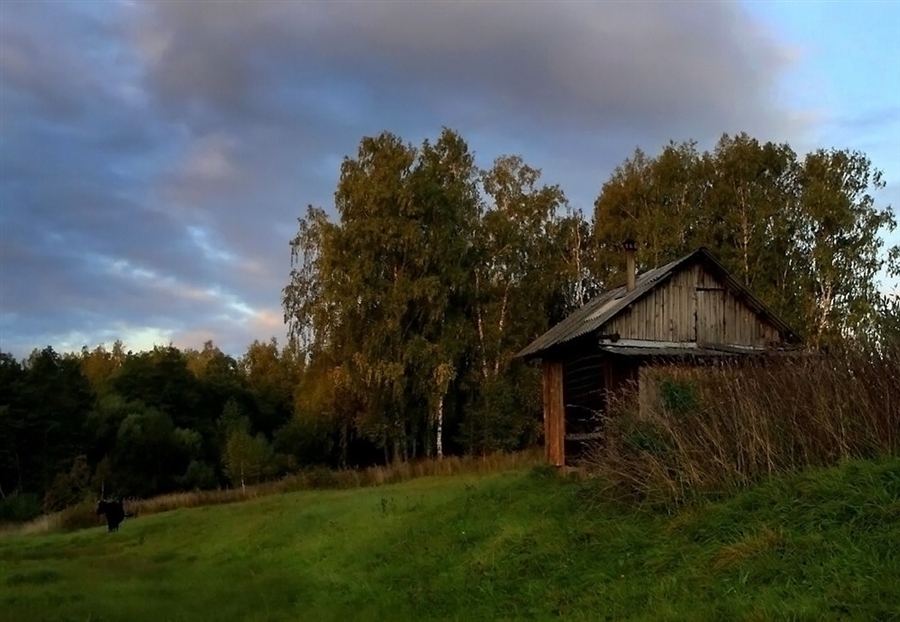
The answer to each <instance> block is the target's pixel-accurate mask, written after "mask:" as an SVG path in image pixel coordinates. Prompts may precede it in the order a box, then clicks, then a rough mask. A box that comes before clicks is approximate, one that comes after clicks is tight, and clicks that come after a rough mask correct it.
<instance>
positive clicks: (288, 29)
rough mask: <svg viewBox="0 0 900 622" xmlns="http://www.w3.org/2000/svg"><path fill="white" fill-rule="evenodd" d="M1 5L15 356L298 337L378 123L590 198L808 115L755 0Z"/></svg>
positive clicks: (0, 248) (0, 167)
mask: <svg viewBox="0 0 900 622" xmlns="http://www.w3.org/2000/svg"><path fill="white" fill-rule="evenodd" d="M0 13H2V15H0V18H2V19H0V86H2V90H0V123H2V126H0V128H2V136H3V149H2V152H0V179H2V184H0V206H2V210H0V218H2V224H3V227H2V245H0V257H2V266H0V271H2V274H0V277H2V278H0V302H2V313H0V338H2V343H0V347H3V348H4V349H13V350H14V351H16V352H17V353H18V354H21V353H23V351H25V350H27V349H30V347H31V346H39V345H43V344H44V343H47V342H53V343H60V344H65V345H68V346H70V345H72V344H73V343H76V342H77V341H78V340H79V339H83V340H85V343H86V344H88V345H92V344H93V343H95V342H98V341H101V340H107V341H109V340H111V339H114V338H116V337H121V338H123V339H125V340H126V341H127V340H128V339H129V338H130V336H133V335H138V336H140V335H144V336H145V337H148V336H152V337H153V338H159V339H172V340H174V341H176V343H180V345H193V346H197V345H199V343H200V342H199V341H196V340H200V341H202V339H205V338H214V339H215V340H216V341H217V342H218V343H221V344H222V345H224V346H226V347H229V348H232V350H233V351H240V350H242V349H243V347H244V346H245V345H246V344H247V343H249V342H250V341H251V340H252V339H254V338H262V339H265V338H268V337H269V336H270V335H273V334H274V335H278V336H281V335H283V332H284V328H283V326H281V325H280V319H281V318H280V316H281V313H280V308H279V302H280V290H281V287H282V286H283V285H284V283H285V281H286V279H287V274H288V270H289V266H288V246H287V243H288V240H289V238H290V236H291V233H292V231H293V228H294V225H295V219H296V217H297V216H298V215H300V214H301V213H302V211H303V208H304V207H305V204H307V203H314V204H321V205H325V206H328V205H329V204H330V203H331V197H332V194H333V191H334V187H335V184H336V181H337V175H338V167H339V163H340V160H341V158H342V157H343V156H344V155H346V154H353V153H354V152H355V150H356V146H357V144H358V141H359V139H360V137H361V136H363V135H367V134H374V133H377V132H380V131H382V130H390V131H394V132H396V133H398V134H400V135H401V136H403V137H404V138H405V139H406V140H408V141H411V142H414V143H416V142H419V141H420V140H422V139H423V138H425V137H428V136H432V137H433V136H435V135H436V134H437V133H438V132H439V131H440V127H441V126H449V127H453V128H455V129H458V130H459V131H460V132H461V133H462V135H463V136H464V137H465V138H466V139H467V140H469V141H470V144H471V145H472V147H473V148H474V150H475V151H476V153H477V155H478V158H479V161H480V162H481V164H483V165H487V164H488V163H489V162H490V160H491V159H493V158H494V157H496V156H498V155H500V154H501V153H510V152H512V153H521V154H522V155H523V156H524V157H525V159H526V160H527V161H528V162H529V163H531V164H533V165H535V166H538V167H540V168H543V169H544V171H545V177H546V179H547V180H548V181H550V182H558V183H561V184H562V185H563V187H564V188H565V189H566V190H567V191H568V193H569V195H570V197H571V198H572V199H573V202H574V203H575V204H576V205H577V206H579V207H582V208H589V206H590V203H591V202H592V200H593V198H594V196H595V195H596V193H597V191H598V190H599V188H600V185H601V184H602V182H603V180H604V179H605V178H606V177H607V176H608V174H609V172H610V170H611V169H612V167H613V166H614V165H615V164H617V163H618V162H620V161H621V160H622V159H623V158H624V157H626V156H627V155H629V154H630V152H631V151H632V150H633V148H634V147H635V146H637V145H641V146H644V147H645V148H647V149H649V150H654V149H656V148H658V147H659V146H660V145H661V144H663V143H665V142H666V141H668V140H669V139H678V140H681V139H687V138H695V139H698V140H700V141H701V143H702V142H704V141H706V142H709V141H712V140H714V139H715V138H717V137H718V136H719V135H720V134H721V133H723V132H726V131H727V132H734V131H740V130H747V131H750V132H752V133H755V134H756V135H759V136H763V137H768V136H776V137H779V138H782V139H783V138H786V137H788V136H787V134H786V133H788V132H791V131H795V130H794V128H795V127H796V125H795V124H792V120H793V119H792V118H791V117H790V116H789V115H787V114H786V113H785V111H783V110H781V109H779V107H778V105H777V103H776V101H775V100H774V97H775V93H776V88H775V86H776V82H777V80H778V79H779V76H780V72H781V71H782V69H783V68H784V67H785V65H786V63H787V60H786V59H787V56H786V55H785V53H784V52H783V50H782V48H781V47H780V45H779V44H778V43H777V42H774V41H772V40H770V39H768V38H767V36H766V35H765V33H764V31H763V30H762V29H761V27H760V26H759V24H757V23H755V22H753V21H752V20H750V19H749V18H748V17H747V15H746V14H745V13H744V12H743V11H742V10H741V8H740V6H739V5H737V4H734V3H597V4H589V3H558V4H553V3H515V4H513V3H441V4H436V3H300V2H297V3H287V2H266V3H237V2H231V3H219V4H211V3H199V2H160V3H127V2H122V3H98V4H88V3H53V4H41V3H3V4H2V5H0ZM135 338H136V337H135ZM77 345H81V344H76V347H77ZM26 346H27V348H26ZM23 348H24V349H25V350H23Z"/></svg>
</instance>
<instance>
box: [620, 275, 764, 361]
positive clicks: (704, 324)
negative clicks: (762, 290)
mask: <svg viewBox="0 0 900 622" xmlns="http://www.w3.org/2000/svg"><path fill="white" fill-rule="evenodd" d="M603 330H604V332H605V333H619V334H620V335H621V336H622V338H623V339H645V340H653V341H681V342H684V341H698V342H701V343H727V344H732V345H744V346H755V347H764V346H766V345H769V344H772V343H775V342H779V341H781V339H780V337H779V333H778V329H777V328H776V327H775V325H774V324H772V323H771V322H770V321H768V320H767V318H766V316H765V314H762V313H757V312H755V311H754V310H753V309H752V308H750V306H749V305H748V304H747V302H746V300H745V299H744V297H743V296H739V295H736V294H735V293H734V291H733V290H732V289H730V288H729V287H727V286H726V284H725V283H724V282H723V281H722V280H721V279H720V278H719V277H717V276H716V275H714V274H713V273H712V272H710V271H709V270H708V269H707V268H706V267H705V266H704V265H703V264H697V265H695V266H692V267H690V268H689V269H686V270H682V271H681V272H679V273H678V274H675V275H673V276H672V278H671V279H669V280H668V281H667V282H665V283H663V284H661V285H660V286H658V287H657V288H655V289H653V290H652V291H650V292H648V293H647V295H645V296H644V297H643V298H641V299H640V300H638V301H636V302H635V303H634V304H633V305H632V307H631V308H630V309H629V310H628V311H627V312H624V313H622V314H620V315H619V316H617V317H615V318H613V319H612V320H610V321H609V323H608V324H606V325H605V326H604V327H603Z"/></svg>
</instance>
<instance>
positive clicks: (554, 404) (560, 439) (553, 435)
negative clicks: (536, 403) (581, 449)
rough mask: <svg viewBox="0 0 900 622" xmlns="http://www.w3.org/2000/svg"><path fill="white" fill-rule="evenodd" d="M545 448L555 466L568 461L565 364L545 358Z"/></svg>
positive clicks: (549, 460)
mask: <svg viewBox="0 0 900 622" xmlns="http://www.w3.org/2000/svg"><path fill="white" fill-rule="evenodd" d="M543 367H544V369H543V385H544V449H545V453H546V456H547V462H549V463H550V464H552V465H554V466H559V467H561V466H563V465H564V464H565V463H566V455H565V451H566V450H565V438H566V420H565V403H564V401H563V364H562V362H561V361H553V360H546V359H545V360H544V364H543Z"/></svg>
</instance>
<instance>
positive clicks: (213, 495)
mask: <svg viewBox="0 0 900 622" xmlns="http://www.w3.org/2000/svg"><path fill="white" fill-rule="evenodd" d="M542 457H543V453H542V452H541V451H540V449H538V448H534V449H530V450H526V451H520V452H514V453H508V452H499V453H494V454H489V455H485V456H447V457H445V458H443V459H441V460H437V459H426V460H417V461H412V462H403V463H399V464H392V465H387V466H372V467H368V468H366V469H359V470H350V469H346V470H331V469H326V468H318V469H310V470H306V471H302V472H300V473H296V474H293V475H289V476H287V477H285V478H283V479H280V480H277V481H271V482H263V483H260V484H255V485H253V486H247V487H245V488H226V489H219V490H198V491H193V492H174V493H170V494H166V495H160V496H157V497H152V498H150V499H129V500H126V501H125V510H126V511H127V512H129V513H131V512H134V513H136V514H137V515H138V516H142V515H147V514H156V513H159V512H168V511H170V510H176V509H179V508H192V507H199V506H203V505H219V504H223V503H236V502H239V501H248V500H250V499H256V498H258V497H264V496H268V495H275V494H279V493H284V492H294V491H298V490H318V489H346V488H361V487H365V486H381V485H384V484H395V483H399V482H405V481H408V480H411V479H415V478H419V477H427V476H432V475H458V474H464V473H492V472H498V471H506V470H511V469H519V468H527V467H532V466H535V465H537V464H541V463H542ZM101 524H105V523H104V518H103V517H102V516H99V517H98V516H96V515H95V514H94V505H93V504H80V505H77V506H72V507H70V508H66V509H65V510H62V511H61V512H56V513H54V514H46V515H44V516H41V517H39V518H36V519H35V520H33V521H30V522H28V523H26V524H24V525H20V526H15V527H13V526H9V527H7V528H6V529H5V530H3V532H5V533H20V534H37V533H46V532H49V531H56V530H59V529H82V528H85V527H93V526H97V525H101Z"/></svg>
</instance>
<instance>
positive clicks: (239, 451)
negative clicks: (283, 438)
mask: <svg viewBox="0 0 900 622" xmlns="http://www.w3.org/2000/svg"><path fill="white" fill-rule="evenodd" d="M222 463H223V464H222V467H223V470H224V471H225V475H226V476H227V477H228V479H229V480H230V481H231V483H232V485H236V484H240V485H241V488H244V487H245V486H246V485H247V484H255V483H257V482H260V481H262V480H263V479H265V478H266V477H267V476H269V475H271V474H272V473H273V472H274V454H273V453H272V448H271V447H270V446H269V443H268V442H267V441H266V438H265V437H264V436H263V435H262V434H257V435H256V436H251V435H250V433H249V432H248V431H247V430H241V429H236V430H234V431H232V432H231V433H230V434H229V435H228V439H227V440H226V442H225V450H224V451H223V453H222Z"/></svg>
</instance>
